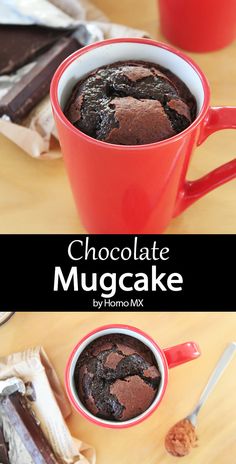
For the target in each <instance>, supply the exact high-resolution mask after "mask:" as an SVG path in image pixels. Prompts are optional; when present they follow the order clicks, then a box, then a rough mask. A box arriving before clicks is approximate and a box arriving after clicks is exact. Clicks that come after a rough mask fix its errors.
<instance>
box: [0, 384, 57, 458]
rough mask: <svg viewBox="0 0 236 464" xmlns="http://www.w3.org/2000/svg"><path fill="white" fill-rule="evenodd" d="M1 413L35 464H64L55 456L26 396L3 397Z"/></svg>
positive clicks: (18, 394) (15, 394) (1, 398)
mask: <svg viewBox="0 0 236 464" xmlns="http://www.w3.org/2000/svg"><path fill="white" fill-rule="evenodd" d="M0 413H2V414H4V416H5V417H6V418H7V420H8V421H9V423H10V424H11V426H12V427H14V429H15V431H16V433H17V434H18V436H19V437H20V439H21V441H22V442H23V444H24V446H25V448H26V449H27V451H28V453H29V455H30V456H31V458H32V460H33V462H34V463H35V464H62V463H61V460H60V459H58V458H56V456H55V455H54V453H53V450H52V448H51V446H50V445H49V443H48V441H47V439H46V437H45V435H44V434H43V432H42V430H41V428H40V425H39V423H38V422H37V420H36V418H35V416H34V415H33V413H32V412H31V410H30V409H29V406H28V403H27V400H26V398H25V397H24V396H22V395H21V394H20V393H18V392H16V393H13V394H12V395H9V396H1V397H0Z"/></svg>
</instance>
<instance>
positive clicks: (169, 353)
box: [163, 342, 201, 368]
mask: <svg viewBox="0 0 236 464" xmlns="http://www.w3.org/2000/svg"><path fill="white" fill-rule="evenodd" d="M163 351H164V354H165V357H166V360H167V364H168V366H169V368H171V367H175V366H179V365H180V364H184V363H186V362H189V361H192V360H193V359H196V358H198V357H199V356H200V355H201V352H200V348H199V346H198V344H197V343H195V342H186V343H181V344H180V345H176V346H172V347H170V348H166V349H164V350H163Z"/></svg>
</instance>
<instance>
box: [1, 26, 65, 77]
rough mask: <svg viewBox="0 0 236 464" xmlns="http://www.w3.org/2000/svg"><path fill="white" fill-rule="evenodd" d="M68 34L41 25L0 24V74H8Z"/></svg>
mask: <svg viewBox="0 0 236 464" xmlns="http://www.w3.org/2000/svg"><path fill="white" fill-rule="evenodd" d="M65 34H68V31H65V30H62V29H52V28H47V27H42V26H13V25H7V26H6V25H0V43H1V47H0V75H3V74H10V73H12V72H13V71H16V70H17V69H18V68H20V67H21V66H23V65H25V64H26V63H29V62H30V61H32V60H33V59H34V58H35V57H36V56H38V54H39V53H43V52H44V51H46V49H47V48H49V47H51V46H52V45H53V44H54V43H55V42H56V41H57V40H58V39H60V38H61V37H63V36H64V35H65Z"/></svg>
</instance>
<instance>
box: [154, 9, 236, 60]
mask: <svg viewBox="0 0 236 464" xmlns="http://www.w3.org/2000/svg"><path fill="white" fill-rule="evenodd" d="M159 11H160V24H161V30H162V32H163V34H164V35H165V37H166V38H167V39H168V40H169V41H170V42H171V43H173V44H174V45H176V46H177V47H181V48H183V49H184V50H189V51H192V52H209V51H213V50H218V49H220V48H223V47H226V45H228V44H230V43H231V42H232V41H233V40H234V39H235V38H236V1H235V0H227V1H226V2H225V1H223V0H159Z"/></svg>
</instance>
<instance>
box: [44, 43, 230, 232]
mask: <svg viewBox="0 0 236 464" xmlns="http://www.w3.org/2000/svg"><path fill="white" fill-rule="evenodd" d="M130 59H133V60H144V61H149V62H154V63H158V64H160V65H162V66H164V67H166V68H169V69H170V70H171V71H173V72H174V73H175V74H177V75H178V76H179V77H180V78H181V79H182V80H183V81H184V82H185V83H186V84H187V85H188V87H189V89H190V91H191V92H192V93H193V95H194V96H195V97H196V100H197V108H198V109H197V117H196V119H195V120H194V121H193V123H192V124H191V125H190V126H189V127H188V128H187V129H185V130H184V131H183V132H181V133H180V134H177V135H175V136H174V137H171V138H169V139H167V140H163V141H161V142H156V143H150V144H146V145H135V146H132V145H129V146H127V145H125V146H124V145H114V144H109V143H106V142H103V141H99V140H95V139H93V138H91V137H89V136H88V135H86V134H84V133H82V132H81V131H80V130H78V129H76V128H75V127H74V126H73V125H72V124H71V123H70V122H69V121H68V120H67V118H66V117H65V115H64V114H63V111H62V109H63V107H64V105H65V103H66V101H67V99H68V97H69V95H70V93H71V91H72V88H73V87H74V85H75V83H76V82H77V81H78V80H79V79H80V78H82V76H84V75H86V74H87V73H89V72H91V71H92V70H94V69H96V68H97V67H99V66H103V65H107V64H109V63H113V62H117V61H122V60H130ZM209 100H210V89H209V85H208V82H207V79H206V77H205V76H204V74H203V73H202V71H201V70H200V69H199V67H198V66H197V65H196V64H195V63H194V62H193V61H192V60H191V59H190V58H188V57H186V56H185V55H184V54H183V53H182V52H180V51H178V50H175V49H173V48H171V47H169V46H167V45H165V44H161V43H158V42H156V41H153V40H150V39H122V38H119V39H110V40H105V41H102V42H97V43H95V44H92V45H89V46H87V47H85V48H83V49H81V50H78V51H76V52H75V53H74V54H72V55H71V56H70V57H68V58H67V59H66V60H65V61H64V62H63V63H62V64H61V65H60V66H59V68H58V69H57V71H56V73H55V75H54V77H53V79H52V83H51V102H52V108H53V112H54V117H55V121H56V125H57V129H58V135H59V140H60V143H61V148H62V152H63V155H64V160H65V164H66V168H67V171H68V174H69V178H70V182H71V186H72V190H73V193H74V198H75V202H76V204H77V208H78V211H79V213H80V217H81V219H82V222H83V224H84V227H85V229H87V231H88V232H90V233H95V234H96V233H98V234H99V233H105V234H106V233H117V234H119V233H133V234H136V233H141V234H142V233H160V232H163V231H164V230H165V228H166V227H167V225H168V224H169V222H170V221H171V219H172V218H173V217H175V216H177V215H178V214H180V213H181V212H182V211H184V210H185V208H187V207H188V206H190V205H191V204H192V203H194V202H195V201H196V200H198V199H199V198H201V197H202V196H203V195H205V194H206V193H208V192H210V191H211V190H213V189H214V188H216V187H218V186H220V185H222V184H224V183H225V182H227V181H229V180H231V179H233V178H234V177H236V159H234V160H233V161H231V162H229V163H227V164H224V165H223V166H221V167H219V168H217V169H215V170H214V171H212V172H210V173H209V174H207V175H205V176H204V177H202V178H201V179H198V180H195V181H192V182H191V181H190V182H189V181H186V173H187V169H188V165H189V161H190V158H191V155H192V152H193V150H194V148H195V147H196V146H197V145H200V144H201V143H202V142H203V141H204V140H205V139H206V138H207V137H208V136H209V135H210V134H211V133H213V132H215V131H217V130H220V129H226V128H232V127H234V128H236V108H233V107H216V108H212V107H209Z"/></svg>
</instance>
